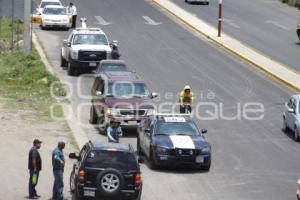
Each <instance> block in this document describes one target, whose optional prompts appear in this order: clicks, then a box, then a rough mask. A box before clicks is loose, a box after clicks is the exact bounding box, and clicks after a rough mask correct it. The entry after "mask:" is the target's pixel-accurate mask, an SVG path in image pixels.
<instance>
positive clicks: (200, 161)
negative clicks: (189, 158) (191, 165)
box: [196, 156, 204, 163]
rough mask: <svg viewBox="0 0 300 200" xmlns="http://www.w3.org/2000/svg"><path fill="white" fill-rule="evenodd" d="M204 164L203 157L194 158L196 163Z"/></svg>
mask: <svg viewBox="0 0 300 200" xmlns="http://www.w3.org/2000/svg"><path fill="white" fill-rule="evenodd" d="M203 162H204V157H203V156H197V157H196V163H203Z"/></svg>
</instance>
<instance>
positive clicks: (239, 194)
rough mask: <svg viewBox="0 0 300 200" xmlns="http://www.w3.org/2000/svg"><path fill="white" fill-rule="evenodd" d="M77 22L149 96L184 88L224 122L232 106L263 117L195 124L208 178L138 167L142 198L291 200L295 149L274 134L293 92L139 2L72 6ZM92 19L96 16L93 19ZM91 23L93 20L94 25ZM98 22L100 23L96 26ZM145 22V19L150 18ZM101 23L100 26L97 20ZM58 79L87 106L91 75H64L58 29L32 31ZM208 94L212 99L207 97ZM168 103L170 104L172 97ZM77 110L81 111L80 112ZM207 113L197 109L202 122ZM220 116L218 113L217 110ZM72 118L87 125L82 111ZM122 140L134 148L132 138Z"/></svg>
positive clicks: (93, 0) (91, 133)
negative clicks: (90, 28) (111, 43)
mask: <svg viewBox="0 0 300 200" xmlns="http://www.w3.org/2000/svg"><path fill="white" fill-rule="evenodd" d="M73 2H74V4H75V5H76V6H77V8H78V12H79V15H80V16H79V17H86V18H87V20H88V23H89V24H94V25H97V26H99V23H102V24H108V22H109V23H110V24H108V25H103V26H101V28H102V29H103V30H104V31H105V32H106V34H107V35H108V36H109V38H110V39H111V40H112V39H117V40H118V41H119V43H120V47H121V48H120V50H121V53H122V59H124V60H125V61H126V62H127V63H128V65H129V67H130V68H131V69H132V70H134V71H136V72H137V73H138V74H139V75H140V76H141V77H142V78H143V79H144V80H145V81H146V83H147V84H148V86H149V88H151V90H152V91H156V92H159V93H160V94H161V96H163V97H162V98H161V99H160V100H159V101H157V104H159V103H162V102H165V101H167V98H166V97H164V95H165V93H167V92H169V93H175V94H176V93H178V92H179V90H180V89H181V88H182V87H183V86H184V85H185V84H190V85H191V86H192V88H193V91H194V92H195V93H196V95H197V97H196V98H197V100H196V101H198V102H200V101H201V102H208V103H216V104H217V105H218V106H217V107H218V110H219V111H220V110H221V109H223V112H224V115H225V116H233V115H234V114H235V113H236V112H237V111H236V110H237V107H238V106H239V104H241V105H245V104H246V103H249V102H258V103H262V105H263V107H264V111H265V112H264V118H263V119H262V120H259V121H249V120H246V119H244V117H242V119H241V120H224V119H221V118H219V119H215V120H196V121H197V124H198V125H199V127H202V128H207V129H208V130H209V133H208V135H207V138H208V140H209V141H210V142H211V144H212V147H213V161H212V168H211V170H210V171H209V172H208V173H202V172H195V171H189V170H156V171H153V170H150V169H149V168H148V166H147V164H146V163H145V164H142V165H141V167H142V172H143V179H144V189H143V196H142V199H144V200H152V199H156V200H163V199H172V200H182V199H189V200H196V199H197V200H202V199H203V200H210V199H211V200H219V199H220V200H221V199H222V200H231V199H237V200H238V199H243V200H253V199H260V200H270V199H272V200H283V199H293V198H295V183H296V181H297V178H298V176H299V170H298V166H300V160H299V153H300V150H299V144H298V143H296V142H294V141H293V140H292V139H291V138H290V134H285V133H283V132H282V131H281V124H282V123H281V114H282V109H283V103H284V102H285V101H286V100H287V99H288V97H289V95H291V94H292V93H293V91H290V90H289V89H288V88H286V87H285V86H283V85H281V84H279V83H277V82H276V81H275V80H273V79H271V78H270V77H268V76H266V75H265V74H263V73H262V72H260V71H258V70H257V69H256V68H254V67H253V66H249V65H248V64H246V63H244V62H242V61H241V60H239V59H238V58H236V57H234V56H233V55H231V54H230V53H228V52H226V51H224V50H222V49H219V48H220V47H217V46H215V45H214V44H212V43H211V42H210V41H209V40H207V39H205V38H203V37H202V36H200V35H198V34H197V33H195V32H193V31H191V30H189V29H187V28H186V27H184V26H183V25H182V24H180V23H178V22H175V21H174V19H173V18H172V17H169V16H167V15H166V13H164V12H162V11H160V10H159V9H158V8H157V7H155V6H154V5H151V2H149V1H142V0H110V1H104V0H102V1H99V0H86V1H84V2H83V1H80V0H74V1H73ZM95 16H100V17H101V18H99V17H95ZM97 19H98V20H97ZM99 19H101V20H99ZM149 19H151V20H149ZM104 21H105V22H107V23H103V22H104ZM36 31H37V34H38V36H39V38H40V40H41V41H42V44H43V46H44V48H45V51H46V52H47V55H48V57H49V59H50V61H51V63H52V64H53V66H54V68H55V70H56V72H57V73H58V74H59V77H60V78H61V79H62V80H63V81H65V82H68V83H70V85H71V87H72V89H73V90H74V92H73V93H72V95H71V102H72V106H73V109H74V110H77V109H78V108H79V107H81V105H83V104H87V103H89V97H88V96H87V97H86V98H83V97H82V96H81V95H79V93H78V91H77V90H76V88H79V91H80V93H83V94H86V95H89V92H90V88H91V85H92V81H93V78H92V75H82V76H80V77H69V76H67V75H66V71H65V70H64V69H62V68H60V67H59V53H60V52H59V48H60V47H61V41H62V40H63V39H65V38H66V37H67V36H68V34H69V33H68V32H64V31H40V30H36ZM212 96H213V98H211V97H212ZM168 101H170V102H172V103H174V102H177V97H176V95H174V97H173V98H171V99H169V100H168ZM79 110H81V109H79ZM209 111H212V110H211V109H210V108H209V106H208V107H205V106H203V107H201V109H200V110H199V111H198V112H199V113H200V114H201V116H207V113H208V112H209ZM220 112H221V111H220ZM76 116H77V118H78V119H80V121H82V122H83V123H84V124H88V118H89V107H88V106H86V107H84V108H83V109H82V112H77V113H76ZM84 129H85V130H86V131H87V132H88V137H89V138H90V139H92V140H98V141H104V140H106V138H105V137H103V136H102V135H99V134H98V133H97V130H96V129H94V128H93V127H91V126H87V127H84ZM121 142H126V143H127V142H129V143H131V144H133V145H134V146H135V144H136V138H135V136H134V134H128V135H127V136H126V137H125V138H122V140H121Z"/></svg>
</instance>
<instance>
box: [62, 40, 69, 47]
mask: <svg viewBox="0 0 300 200" xmlns="http://www.w3.org/2000/svg"><path fill="white" fill-rule="evenodd" d="M63 45H64V46H66V47H71V42H68V40H64V41H63Z"/></svg>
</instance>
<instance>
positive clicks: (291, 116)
mask: <svg viewBox="0 0 300 200" xmlns="http://www.w3.org/2000/svg"><path fill="white" fill-rule="evenodd" d="M289 109H292V110H294V112H289ZM295 111H296V100H295V99H294V98H293V97H292V98H291V99H290V100H289V102H288V103H287V109H286V124H287V126H288V127H289V128H290V129H292V130H293V129H294V124H295V118H296V115H295V114H296V113H295Z"/></svg>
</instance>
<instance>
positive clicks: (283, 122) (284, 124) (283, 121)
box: [282, 117, 288, 132]
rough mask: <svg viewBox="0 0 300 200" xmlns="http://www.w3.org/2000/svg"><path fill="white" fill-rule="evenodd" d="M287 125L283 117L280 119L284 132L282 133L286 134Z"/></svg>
mask: <svg viewBox="0 0 300 200" xmlns="http://www.w3.org/2000/svg"><path fill="white" fill-rule="evenodd" d="M287 129H288V128H287V124H286V121H285V117H283V119H282V130H283V131H284V132H286V131H287Z"/></svg>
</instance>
